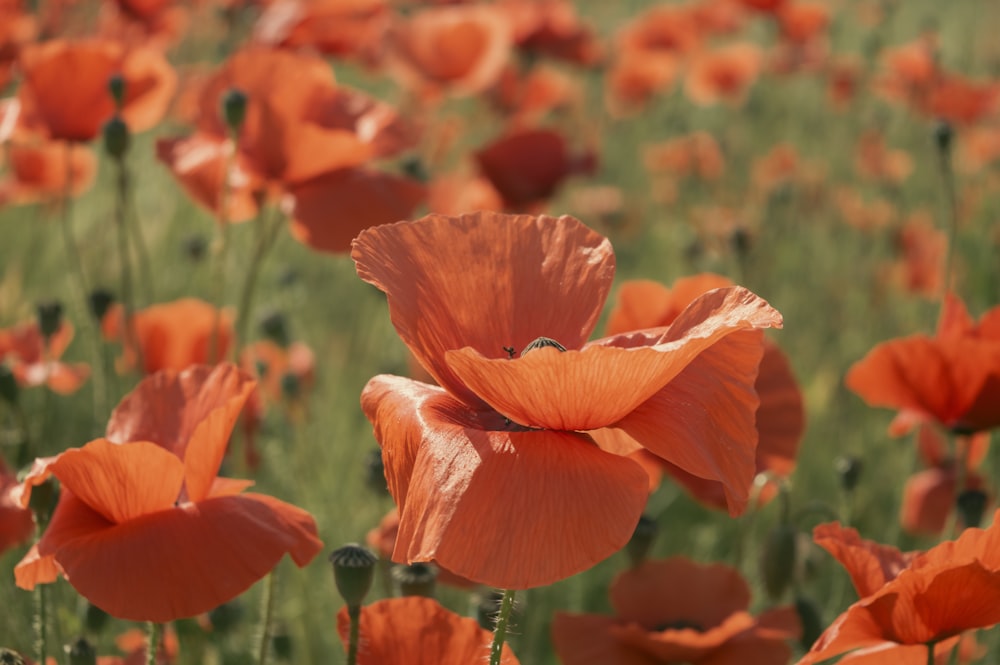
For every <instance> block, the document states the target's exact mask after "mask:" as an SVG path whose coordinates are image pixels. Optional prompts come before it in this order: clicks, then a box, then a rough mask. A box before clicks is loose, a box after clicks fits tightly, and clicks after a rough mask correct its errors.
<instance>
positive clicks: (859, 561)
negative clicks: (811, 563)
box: [813, 522, 916, 598]
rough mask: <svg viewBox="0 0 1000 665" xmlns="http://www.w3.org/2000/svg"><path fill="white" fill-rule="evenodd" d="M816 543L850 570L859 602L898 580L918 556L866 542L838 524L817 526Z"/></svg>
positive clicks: (814, 534)
mask: <svg viewBox="0 0 1000 665" xmlns="http://www.w3.org/2000/svg"><path fill="white" fill-rule="evenodd" d="M813 540H814V541H815V542H816V544H817V545H819V546H820V547H822V548H823V549H825V550H826V551H827V552H829V553H830V554H831V555H833V557H834V558H835V559H837V561H839V562H840V564H841V565H842V566H843V567H844V568H845V569H846V570H847V573H848V575H850V576H851V582H852V583H853V584H854V588H855V589H856V590H857V592H858V596H859V597H860V598H864V597H866V596H870V595H872V594H873V593H875V592H876V591H878V590H879V589H881V588H882V587H883V586H885V585H886V584H888V583H889V582H891V581H892V580H894V579H896V576H897V575H899V573H900V572H901V571H902V570H904V569H905V568H906V567H907V566H908V565H910V562H911V561H913V558H914V556H916V553H915V552H911V553H905V554H904V553H903V552H900V551H899V550H898V549H897V548H895V547H890V546H889V545H880V544H879V543H876V542H873V541H871V540H863V539H862V538H861V536H860V535H858V532H857V530H855V529H847V528H844V527H842V526H840V524H839V523H838V522H832V523H830V524H820V525H819V526H817V527H816V528H815V529H813Z"/></svg>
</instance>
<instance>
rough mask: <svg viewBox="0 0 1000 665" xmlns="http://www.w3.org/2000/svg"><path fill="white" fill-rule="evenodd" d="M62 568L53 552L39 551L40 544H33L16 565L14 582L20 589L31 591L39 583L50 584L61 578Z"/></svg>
mask: <svg viewBox="0 0 1000 665" xmlns="http://www.w3.org/2000/svg"><path fill="white" fill-rule="evenodd" d="M60 573H62V569H61V568H60V567H59V564H57V563H56V559H55V557H54V556H52V555H51V554H48V555H44V556H43V555H41V554H39V553H38V545H37V544H36V545H32V546H31V549H30V550H28V553H27V554H25V555H24V557H23V558H22V559H21V560H20V561H19V562H18V564H17V565H16V566H14V583H15V584H17V587H18V588H19V589H24V590H26V591H31V590H33V589H34V588H35V586H36V585H38V584H50V583H52V582H55V581H56V580H57V579H59V574H60Z"/></svg>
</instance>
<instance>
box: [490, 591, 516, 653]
mask: <svg viewBox="0 0 1000 665" xmlns="http://www.w3.org/2000/svg"><path fill="white" fill-rule="evenodd" d="M513 607H514V590H513V589H506V590H504V592H503V599H502V600H501V601H500V613H499V614H497V625H496V628H494V629H493V644H491V645H490V665H500V656H501V654H502V653H503V643H504V642H505V641H506V640H507V624H508V622H509V621H510V611H511V609H512V608H513Z"/></svg>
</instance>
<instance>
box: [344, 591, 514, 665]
mask: <svg viewBox="0 0 1000 665" xmlns="http://www.w3.org/2000/svg"><path fill="white" fill-rule="evenodd" d="M360 621H361V624H360V638H361V639H360V642H359V648H358V665H397V664H398V663H407V664H408V665H410V664H412V665H468V663H478V662H481V661H484V660H485V659H488V657H489V652H490V644H491V643H492V641H493V635H492V633H490V632H489V631H487V630H483V629H482V628H481V627H480V626H479V624H478V623H476V620H475V619H470V618H468V617H460V616H458V615H457V614H455V613H454V612H449V611H448V610H446V609H445V608H443V607H441V605H440V604H439V603H438V602H437V601H436V600H434V599H433V598H424V597H422V596H407V597H405V598H388V599H386V600H380V601H377V602H374V603H372V604H371V605H366V606H364V607H362V608H361V620H360ZM350 631H351V620H350V618H348V616H347V608H346V607H345V608H342V609H341V610H340V612H339V613H338V614H337V632H338V633H340V639H341V640H342V641H343V643H344V649H345V650H346V649H347V645H348V640H349V637H348V636H349V634H350ZM500 662H501V663H503V664H504V665H517V664H518V662H519V661H518V660H517V658H516V657H515V656H514V652H513V651H511V649H510V646H509V645H507V644H505V645H504V647H503V652H502V653H501V655H500Z"/></svg>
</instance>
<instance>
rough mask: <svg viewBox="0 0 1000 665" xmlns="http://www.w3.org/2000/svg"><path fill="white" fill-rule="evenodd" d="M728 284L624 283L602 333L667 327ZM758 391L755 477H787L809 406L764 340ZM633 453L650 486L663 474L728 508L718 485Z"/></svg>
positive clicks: (697, 279) (702, 280)
mask: <svg viewBox="0 0 1000 665" xmlns="http://www.w3.org/2000/svg"><path fill="white" fill-rule="evenodd" d="M729 286H733V283H732V282H731V281H730V280H729V279H727V278H725V277H722V276H721V275H714V274H712V273H702V274H700V275H693V276H691V277H685V278H682V279H679V280H677V281H676V282H675V283H674V285H673V287H672V288H667V287H666V286H663V285H662V284H659V283H658V282H653V281H649V280H633V281H626V282H623V283H622V285H621V286H620V287H619V289H618V302H617V304H616V305H615V307H614V308H613V309H612V310H611V313H610V314H609V315H608V323H607V326H606V327H605V330H604V332H605V334H606V335H619V334H623V333H626V332H628V331H631V330H639V329H642V328H656V327H659V326H668V325H670V324H671V323H673V321H674V320H675V319H676V318H677V317H678V316H680V314H681V312H683V311H684V308H686V307H687V306H688V305H689V304H691V302H693V301H694V300H695V299H696V298H697V297H698V296H700V295H702V294H704V293H706V292H708V291H710V290H712V289H717V288H725V287H729ZM754 388H755V389H756V390H757V396H758V398H759V399H760V406H758V408H757V414H756V428H757V433H758V437H759V438H758V443H757V457H756V469H757V473H758V474H761V473H767V474H770V475H772V476H775V477H778V478H786V477H788V476H790V475H791V473H792V471H794V470H795V460H796V457H797V455H798V450H799V443H800V441H801V440H802V434H803V432H804V431H805V408H804V406H803V403H802V392H801V390H800V389H799V386H798V382H797V381H796V380H795V375H794V374H793V373H792V370H791V367H790V366H789V363H788V358H787V357H786V356H785V354H784V353H783V352H782V351H781V349H780V348H778V345H777V344H775V343H774V342H771V341H769V340H765V341H764V355H763V356H762V357H761V360H760V371H759V372H758V374H757V379H756V381H754ZM621 452H626V451H625V450H622V451H621ZM633 454H634V455H636V459H637V461H639V462H640V463H641V464H642V465H643V466H644V467H645V468H646V469H647V472H649V473H650V480H651V483H653V484H656V483H658V482H659V474H660V473H661V472H662V471H666V472H667V473H669V474H670V476H671V477H672V478H673V479H674V480H675V481H677V482H678V483H679V484H680V485H681V486H682V487H683V488H684V489H686V490H687V491H688V492H689V493H690V494H691V495H692V496H693V497H694V498H695V499H697V500H698V501H700V502H702V503H704V504H706V505H708V506H711V507H713V508H717V509H719V510H725V509H726V494H725V491H724V488H723V486H722V484H721V483H720V482H718V481H714V480H710V479H707V478H700V477H698V476H696V475H693V474H690V473H687V472H686V471H684V470H683V469H680V468H678V467H677V466H676V465H674V464H671V463H670V462H667V461H666V460H663V459H661V458H659V457H657V456H656V455H653V454H651V453H649V451H646V450H643V449H639V450H637V451H635V452H634V453H633ZM776 492H777V488H776V486H775V485H774V483H769V484H768V485H767V486H766V487H765V489H764V490H763V491H762V492H761V493H760V495H759V499H758V500H759V501H760V502H764V501H767V500H769V499H770V498H771V497H773V496H774V495H775V494H776Z"/></svg>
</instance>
